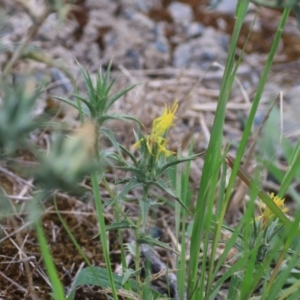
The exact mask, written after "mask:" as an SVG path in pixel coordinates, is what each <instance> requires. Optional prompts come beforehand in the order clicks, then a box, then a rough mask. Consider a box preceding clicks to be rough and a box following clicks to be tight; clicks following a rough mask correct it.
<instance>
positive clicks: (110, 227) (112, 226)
mask: <svg viewBox="0 0 300 300" xmlns="http://www.w3.org/2000/svg"><path fill="white" fill-rule="evenodd" d="M124 228H133V229H137V227H136V225H135V224H133V223H129V222H128V221H125V220H124V221H121V222H115V223H112V224H110V225H108V226H106V230H107V231H108V230H116V229H124Z"/></svg>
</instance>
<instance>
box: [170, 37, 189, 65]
mask: <svg viewBox="0 0 300 300" xmlns="http://www.w3.org/2000/svg"><path fill="white" fill-rule="evenodd" d="M190 55H191V44H190V43H185V44H181V45H178V46H177V47H176V48H175V50H174V58H173V66H174V67H175V68H183V67H186V66H187V65H188V62H189V59H190Z"/></svg>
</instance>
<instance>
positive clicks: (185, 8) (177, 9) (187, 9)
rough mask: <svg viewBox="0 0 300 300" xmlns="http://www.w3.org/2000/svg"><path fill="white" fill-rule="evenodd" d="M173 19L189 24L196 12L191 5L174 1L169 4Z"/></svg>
mask: <svg viewBox="0 0 300 300" xmlns="http://www.w3.org/2000/svg"><path fill="white" fill-rule="evenodd" d="M168 12H169V13H170V15H171V17H172V19H173V21H174V22H175V23H177V24H183V25H187V24H189V23H191V22H192V21H193V19H194V13H193V10H192V8H191V6H190V5H188V4H185V3H181V2H178V1H174V2H172V3H171V4H170V5H169V6H168Z"/></svg>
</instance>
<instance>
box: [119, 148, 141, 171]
mask: <svg viewBox="0 0 300 300" xmlns="http://www.w3.org/2000/svg"><path fill="white" fill-rule="evenodd" d="M120 148H121V149H122V150H123V151H124V152H125V153H126V154H127V155H128V156H129V157H130V159H131V160H132V161H133V163H134V165H135V166H136V167H137V166H138V162H137V160H136V159H135V157H134V155H133V154H132V153H131V152H130V151H129V150H127V149H126V148H125V147H123V146H122V145H120Z"/></svg>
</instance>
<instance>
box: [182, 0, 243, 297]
mask: <svg viewBox="0 0 300 300" xmlns="http://www.w3.org/2000/svg"><path fill="white" fill-rule="evenodd" d="M248 4H249V1H238V5H237V9H236V18H237V19H236V22H235V26H234V31H233V34H232V39H231V42H230V46H229V55H228V59H227V62H226V67H225V71H224V77H223V81H222V86H221V90H220V96H219V99H218V106H217V111H216V115H215V120H214V124H213V128H212V134H211V139H210V143H209V146H208V150H207V154H206V156H205V161H204V166H203V172H202V178H201V182H200V186H199V192H198V199H197V205H196V211H195V212H196V216H195V223H194V227H193V232H192V238H191V247H190V266H189V275H188V294H189V297H192V298H191V299H195V300H196V299H200V298H201V297H202V296H203V295H201V294H200V292H196V293H194V294H193V295H192V293H193V291H195V288H196V287H197V272H198V264H199V252H200V243H201V239H202V232H203V226H204V219H205V218H204V216H205V214H206V207H207V205H206V203H207V202H213V201H214V198H215V197H214V196H215V195H214V191H215V190H216V182H217V177H218V172H219V169H218V168H219V165H220V155H221V144H222V136H223V124H224V119H225V111H226V104H227V101H228V98H229V95H230V91H231V87H232V84H233V81H234V76H235V73H234V60H235V48H236V45H237V41H238V36H239V33H240V30H241V27H242V24H243V20H244V17H245V14H246V12H247V8H248ZM202 276H203V278H204V273H203V274H202ZM203 282H204V280H202V285H203Z"/></svg>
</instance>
